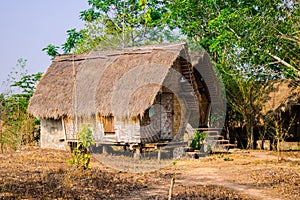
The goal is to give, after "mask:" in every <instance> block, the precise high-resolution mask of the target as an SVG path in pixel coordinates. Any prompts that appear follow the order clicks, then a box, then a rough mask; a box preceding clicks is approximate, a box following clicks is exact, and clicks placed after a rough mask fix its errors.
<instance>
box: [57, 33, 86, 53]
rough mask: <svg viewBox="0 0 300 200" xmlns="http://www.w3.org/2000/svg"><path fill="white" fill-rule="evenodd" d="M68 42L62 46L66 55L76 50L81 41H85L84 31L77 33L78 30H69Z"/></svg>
mask: <svg viewBox="0 0 300 200" xmlns="http://www.w3.org/2000/svg"><path fill="white" fill-rule="evenodd" d="M67 35H68V38H67V41H66V42H65V43H64V44H63V45H62V49H63V50H64V53H66V54H67V53H70V52H71V50H72V49H74V48H75V45H76V44H77V43H79V42H80V41H81V40H84V35H83V31H79V32H77V31H76V29H75V28H74V29H70V30H67Z"/></svg>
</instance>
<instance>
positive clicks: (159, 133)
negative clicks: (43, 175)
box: [28, 43, 208, 148]
mask: <svg viewBox="0 0 300 200" xmlns="http://www.w3.org/2000/svg"><path fill="white" fill-rule="evenodd" d="M200 78H201V77H195V76H194V73H193V67H192V64H191V61H190V57H189V53H188V49H187V46H186V44H185V43H173V44H164V45H152V46H144V47H135V48H128V49H123V50H114V51H105V52H103V51H93V52H90V53H87V54H80V55H62V56H58V57H56V58H55V59H54V60H53V62H52V64H51V66H50V67H49V68H48V70H47V72H46V73H45V74H44V75H43V77H42V79H41V80H40V82H39V84H38V86H37V89H36V92H35V94H34V95H33V97H32V98H31V100H30V104H29V108H28V112H29V113H31V114H32V115H33V116H35V117H37V118H40V119H42V120H41V143H42V146H43V147H50V148H64V145H65V143H66V141H71V140H75V139H76V131H77V129H78V124H81V123H84V124H86V123H88V124H91V125H92V126H93V127H94V129H93V134H94V138H96V140H98V141H101V142H117V143H124V144H127V143H146V142H158V141H160V140H162V139H163V140H169V139H173V138H174V135H176V134H177V133H178V132H182V130H184V129H185V125H186V123H188V119H189V116H190V115H197V113H198V116H200V115H199V110H205V111H206V109H207V108H204V107H205V106H207V105H208V102H203V98H202V97H201V94H200V92H199V91H198V88H203V87H204V86H203V85H205V83H204V82H201V81H200V82H199V81H198V83H197V82H196V81H195V79H199V80H200ZM201 80H202V79H201ZM202 84H203V85H202ZM201 99H202V100H201ZM206 101H208V99H207V98H206ZM155 105H158V106H155ZM193 120H194V122H190V123H194V124H197V123H198V124H199V123H205V122H204V121H205V120H203V119H202V121H201V119H200V120H199V119H198V121H197V120H195V118H193ZM162 121H163V122H164V123H162ZM58 141H61V143H59V142H58Z"/></svg>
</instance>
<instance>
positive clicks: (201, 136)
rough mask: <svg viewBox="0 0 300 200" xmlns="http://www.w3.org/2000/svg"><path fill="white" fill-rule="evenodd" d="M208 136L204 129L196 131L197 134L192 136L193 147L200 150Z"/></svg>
mask: <svg viewBox="0 0 300 200" xmlns="http://www.w3.org/2000/svg"><path fill="white" fill-rule="evenodd" d="M206 138H207V134H206V133H204V132H202V131H195V134H194V136H193V138H192V143H191V145H190V146H191V147H193V148H194V149H196V150H200V149H201V147H202V145H203V142H204V140H205V139H206Z"/></svg>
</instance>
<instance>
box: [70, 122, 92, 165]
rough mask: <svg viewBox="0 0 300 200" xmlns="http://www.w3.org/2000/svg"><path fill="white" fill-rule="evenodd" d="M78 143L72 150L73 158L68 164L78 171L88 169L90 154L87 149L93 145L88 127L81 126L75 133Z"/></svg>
mask: <svg viewBox="0 0 300 200" xmlns="http://www.w3.org/2000/svg"><path fill="white" fill-rule="evenodd" d="M77 137H78V142H77V146H76V148H75V149H74V150H73V157H72V158H71V159H70V160H69V163H70V164H72V165H74V166H76V167H77V168H79V169H88V168H90V157H91V156H90V152H89V147H90V146H91V145H93V144H94V140H93V136H92V131H91V129H90V127H89V126H87V125H85V126H82V128H81V130H80V131H79V132H78V133H77Z"/></svg>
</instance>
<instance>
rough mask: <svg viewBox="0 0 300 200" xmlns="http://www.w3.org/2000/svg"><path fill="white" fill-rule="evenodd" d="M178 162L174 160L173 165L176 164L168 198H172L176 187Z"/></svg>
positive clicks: (169, 199)
mask: <svg viewBox="0 0 300 200" xmlns="http://www.w3.org/2000/svg"><path fill="white" fill-rule="evenodd" d="M176 164H177V162H176V161H174V162H172V165H173V166H174V173H173V176H172V178H171V185H170V189H169V197H168V200H171V199H172V194H173V189H174V184H175V178H176Z"/></svg>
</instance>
